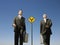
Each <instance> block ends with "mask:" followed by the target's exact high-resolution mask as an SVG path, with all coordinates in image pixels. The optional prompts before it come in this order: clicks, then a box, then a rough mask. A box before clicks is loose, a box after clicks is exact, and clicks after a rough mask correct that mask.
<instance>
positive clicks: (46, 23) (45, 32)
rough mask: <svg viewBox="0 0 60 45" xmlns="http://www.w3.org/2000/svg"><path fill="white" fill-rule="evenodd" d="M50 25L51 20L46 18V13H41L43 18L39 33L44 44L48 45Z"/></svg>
mask: <svg viewBox="0 0 60 45" xmlns="http://www.w3.org/2000/svg"><path fill="white" fill-rule="evenodd" d="M51 26H52V22H51V20H50V19H47V15H46V14H43V20H42V21H41V22H40V34H41V35H42V36H43V43H44V45H50V35H51V34H52V31H51Z"/></svg>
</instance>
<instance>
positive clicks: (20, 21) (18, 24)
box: [14, 16, 26, 32]
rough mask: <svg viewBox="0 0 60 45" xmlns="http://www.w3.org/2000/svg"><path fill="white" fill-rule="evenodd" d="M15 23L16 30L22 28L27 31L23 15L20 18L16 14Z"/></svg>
mask: <svg viewBox="0 0 60 45" xmlns="http://www.w3.org/2000/svg"><path fill="white" fill-rule="evenodd" d="M14 24H16V27H15V28H14V32H18V31H20V30H21V29H22V30H23V31H26V26H25V18H24V17H21V19H19V18H18V16H16V17H15V19H14Z"/></svg>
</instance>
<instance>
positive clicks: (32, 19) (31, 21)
mask: <svg viewBox="0 0 60 45" xmlns="http://www.w3.org/2000/svg"><path fill="white" fill-rule="evenodd" d="M28 21H29V22H30V23H31V45H33V22H34V21H35V18H34V17H33V16H31V17H29V18H28Z"/></svg>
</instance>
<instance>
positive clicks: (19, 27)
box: [13, 10, 26, 45]
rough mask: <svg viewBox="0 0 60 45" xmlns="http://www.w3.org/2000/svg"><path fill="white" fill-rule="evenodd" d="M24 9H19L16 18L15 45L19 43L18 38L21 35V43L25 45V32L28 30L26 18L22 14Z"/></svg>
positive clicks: (14, 24) (14, 25)
mask: <svg viewBox="0 0 60 45" xmlns="http://www.w3.org/2000/svg"><path fill="white" fill-rule="evenodd" d="M22 14H23V11H22V10H19V12H18V16H16V17H15V18H14V23H13V27H14V33H15V35H14V36H15V38H14V40H15V42H14V44H15V45H18V39H19V37H20V45H23V32H26V26H25V18H24V17H23V16H22Z"/></svg>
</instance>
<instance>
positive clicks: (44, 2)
mask: <svg viewBox="0 0 60 45" xmlns="http://www.w3.org/2000/svg"><path fill="white" fill-rule="evenodd" d="M20 9H22V10H23V16H24V17H25V19H26V20H25V22H26V32H27V33H28V43H24V45H31V24H30V22H28V18H29V17H30V16H33V17H35V19H36V20H35V22H34V23H33V45H42V44H40V21H41V20H42V19H43V18H42V15H43V14H44V13H47V16H48V18H50V19H51V20H52V23H53V25H52V28H51V29H52V35H51V39H50V43H51V45H60V43H59V42H60V36H59V34H60V20H59V19H60V0H0V45H14V28H13V27H12V24H13V20H14V17H15V16H17V15H18V10H20Z"/></svg>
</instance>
